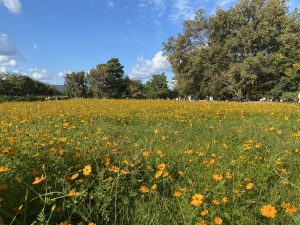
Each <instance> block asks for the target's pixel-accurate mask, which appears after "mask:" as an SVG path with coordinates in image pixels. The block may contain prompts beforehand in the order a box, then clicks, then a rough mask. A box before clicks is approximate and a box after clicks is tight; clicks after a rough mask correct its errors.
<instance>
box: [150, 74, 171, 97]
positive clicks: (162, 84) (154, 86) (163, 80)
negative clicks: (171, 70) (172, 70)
mask: <svg viewBox="0 0 300 225" xmlns="http://www.w3.org/2000/svg"><path fill="white" fill-rule="evenodd" d="M145 88H146V95H147V97H148V98H167V97H168V95H169V91H170V90H169V88H168V81H167V76H166V75H165V73H161V74H154V75H152V78H151V79H150V80H149V81H148V82H147V83H146V84H145Z"/></svg>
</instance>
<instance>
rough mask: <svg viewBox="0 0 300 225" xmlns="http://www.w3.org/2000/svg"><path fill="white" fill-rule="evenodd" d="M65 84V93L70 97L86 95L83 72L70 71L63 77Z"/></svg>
mask: <svg viewBox="0 0 300 225" xmlns="http://www.w3.org/2000/svg"><path fill="white" fill-rule="evenodd" d="M65 86H66V88H67V94H68V96H70V97H75V98H79V97H86V95H87V85H86V76H85V72H83V71H80V72H72V73H69V74H67V75H66V77H65Z"/></svg>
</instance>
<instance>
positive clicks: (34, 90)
mask: <svg viewBox="0 0 300 225" xmlns="http://www.w3.org/2000/svg"><path fill="white" fill-rule="evenodd" d="M59 94H61V93H60V92H59V91H58V90H57V89H56V88H54V87H52V86H51V85H48V84H45V83H43V82H40V81H37V80H34V79H32V78H30V77H28V76H25V75H22V74H18V73H9V72H6V73H0V96H2V97H1V100H36V99H37V97H33V96H40V97H41V98H45V96H52V95H59ZM22 97H26V98H22Z"/></svg>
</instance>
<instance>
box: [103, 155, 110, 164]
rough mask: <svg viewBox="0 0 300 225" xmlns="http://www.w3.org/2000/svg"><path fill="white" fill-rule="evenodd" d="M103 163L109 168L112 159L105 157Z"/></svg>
mask: <svg viewBox="0 0 300 225" xmlns="http://www.w3.org/2000/svg"><path fill="white" fill-rule="evenodd" d="M102 163H103V164H104V165H105V166H108V165H109V163H110V158H109V157H105V158H103V159H102Z"/></svg>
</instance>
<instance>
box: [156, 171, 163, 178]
mask: <svg viewBox="0 0 300 225" xmlns="http://www.w3.org/2000/svg"><path fill="white" fill-rule="evenodd" d="M162 173H163V171H162V170H160V171H157V172H156V174H155V178H156V179H157V178H159V177H160V176H161V175H162Z"/></svg>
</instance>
